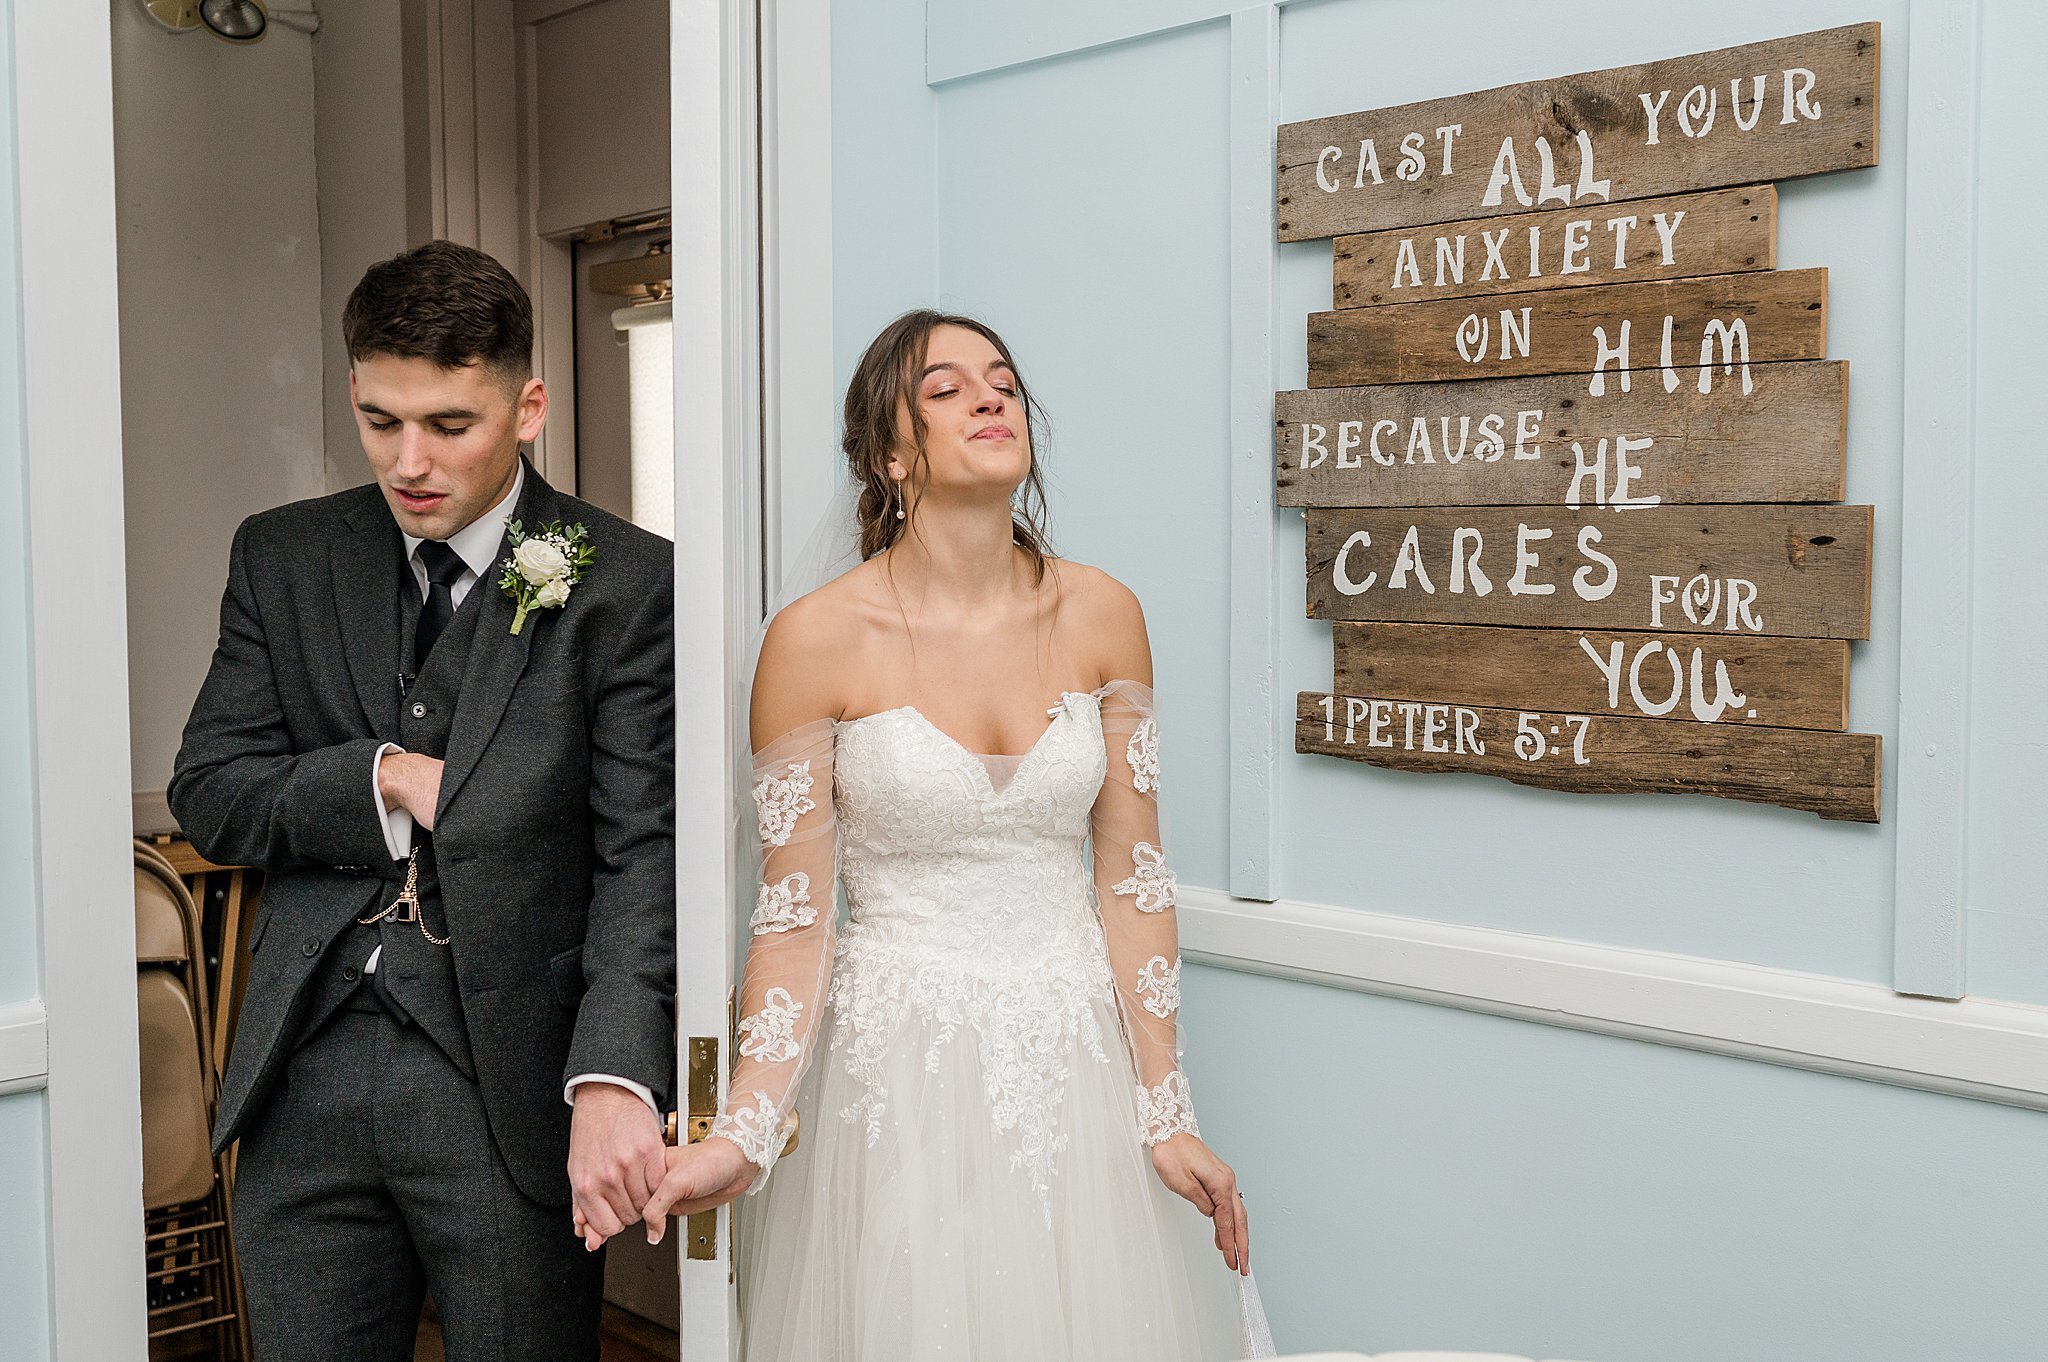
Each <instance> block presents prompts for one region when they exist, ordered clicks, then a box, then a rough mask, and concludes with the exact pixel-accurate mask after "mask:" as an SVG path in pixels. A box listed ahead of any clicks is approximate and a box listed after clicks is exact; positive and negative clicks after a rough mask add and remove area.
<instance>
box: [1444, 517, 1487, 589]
mask: <svg viewBox="0 0 2048 1362" xmlns="http://www.w3.org/2000/svg"><path fill="white" fill-rule="evenodd" d="M1468 544H1469V545H1471V549H1470V551H1469V552H1468V551H1467V549H1466V545H1468ZM1485 548H1486V536H1485V535H1483V534H1481V533H1480V532H1479V531H1478V530H1475V529H1473V528H1472V527H1471V526H1469V525H1460V526H1459V527H1458V528H1457V530H1456V531H1454V532H1453V533H1452V535H1451V593H1452V594H1453V595H1458V596H1462V595H1464V594H1465V582H1466V579H1467V578H1470V579H1471V582H1472V594H1473V595H1475V596H1488V595H1491V594H1493V581H1492V579H1491V578H1489V577H1488V576H1487V575H1486V573H1485V571H1484V569H1482V568H1481V567H1480V566H1479V555H1480V553H1481V552H1482V551H1483V550H1484V549H1485Z"/></svg>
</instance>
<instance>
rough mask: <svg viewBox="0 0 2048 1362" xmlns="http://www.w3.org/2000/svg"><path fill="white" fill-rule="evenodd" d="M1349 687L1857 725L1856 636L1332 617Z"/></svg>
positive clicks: (1722, 719) (1419, 695) (1478, 700)
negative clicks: (1853, 712) (1853, 699)
mask: <svg viewBox="0 0 2048 1362" xmlns="http://www.w3.org/2000/svg"><path fill="white" fill-rule="evenodd" d="M1330 632H1331V635H1332V638H1333V641H1334V644H1335V654H1336V679H1335V681H1333V682H1332V685H1333V686H1334V687H1335V688H1336V690H1337V691H1338V692H1339V693H1340V694H1344V695H1384V696H1392V697H1394V698H1395V699H1401V700H1437V701H1446V702H1449V703H1452V704H1460V705H1474V706H1488V707H1492V708H1495V709H1540V710H1564V711H1567V712H1570V713H1575V714H1605V715H1616V716H1620V717H1622V718H1639V719H1673V720H1686V721H1690V722H1695V723H1727V724H1763V725H1767V726H1771V727H1776V728H1814V729H1827V730H1831V731H1835V732H1840V731H1841V730H1843V729H1845V728H1847V727H1848V726H1849V645H1848V644H1847V643H1845V642H1843V641H1842V640H1840V639H1831V638H1759V637H1756V636H1755V635H1749V636H1738V635H1730V634H1708V635H1701V634H1644V633H1617V632H1613V631H1603V632H1593V631H1588V630H1579V629H1490V628H1483V627H1479V626H1474V625H1465V624H1350V623H1338V624H1335V625H1333V626H1331V630H1330Z"/></svg>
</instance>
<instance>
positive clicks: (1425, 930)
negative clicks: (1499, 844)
mask: <svg viewBox="0 0 2048 1362" xmlns="http://www.w3.org/2000/svg"><path fill="white" fill-rule="evenodd" d="M1179 913H1180V927H1181V950H1182V954H1183V955H1184V956H1185V957H1186V958H1187V959H1190V960H1193V961H1196V962H1198V963H1200V964H1205V965H1217V966H1221V967H1223V968H1225V969H1237V970H1246V971H1249V972H1251V973H1255V974H1270V975H1275V976H1278V977H1280V978H1287V979H1300V980H1305V981H1309V982H1313V983H1319V984H1327V985H1332V986H1335V987H1339V988H1351V989H1357V990H1359V991H1360V992H1365V993H1376V994H1381V995H1384V996H1388V997H1395V998H1408V999H1412V1000H1414V1001H1417V1002H1426V1003H1435V1004H1439V1005H1441V1006H1445V1007H1457V1008H1463V1009H1466V1010H1468V1011H1474V1012H1487V1013H1492V1014H1495V1015H1497V1016H1504V1017H1515V1018H1519V1019H1521V1020H1524V1021H1533V1022H1541V1023H1544V1024H1546V1025H1550V1026H1568V1027H1572V1028H1574V1029H1576V1030H1581V1031H1597V1032H1601V1033H1602V1034H1605V1035H1612V1036H1623V1037H1626V1038H1628V1039H1631V1040H1641V1041H1648V1042H1650V1043H1652V1044H1657V1045H1676V1046H1681V1047H1684V1048H1686V1049H1690V1050H1704V1051H1708V1052H1711V1053H1715V1054H1725V1055H1733V1056H1736V1057H1739V1058H1742V1059H1751V1060H1758V1061H1762V1062H1764V1063H1770V1064H1783V1065H1787V1066H1790V1067H1792V1068H1799V1069H1810V1070H1813V1071H1816V1072H1819V1073H1830V1074H1840V1075H1844V1076H1848V1077H1852V1078H1865V1079H1871V1080H1874V1081H1876V1082H1880V1083H1892V1084H1897V1085H1899V1086H1902V1087H1909V1088H1921V1089H1925V1090H1927V1091H1929V1092H1940V1093H1949V1094H1952V1095H1955V1096H1959V1097H1973V1098H1978V1099H1981V1100H1983V1101H1988V1102H2001V1103H2005V1104H2007V1105H2011V1106H2019V1107H2030V1108H2034V1109H2036V1110H2048V1007H2034V1006H2029V1005H2027V1004H2024V1003H2006V1002H1994V1001H1990V1000H1986V999H1976V998H1965V999H1962V1000H1960V1001H1945V1000H1941V999H1932V998H1918V997H1909V996H1905V995H1902V994H1898V993H1894V992H1893V991H1892V990H1891V989H1889V988H1887V987H1885V986H1883V985H1881V984H1871V983H1865V982H1862V981H1860V980H1854V979H1837V978H1832V977H1829V976H1826V975H1817V974H1801V973H1798V972H1795V971H1792V970H1781V969H1766V968H1763V967H1761V966H1756V965H1744V964H1738V963H1734V962H1731V961H1726V960H1703V959H1697V958H1694V957H1691V956H1683V955H1668V954H1665V953H1663V952H1659V951H1643V950H1631V949H1627V948H1624V947H1618V946H1596V945H1589V944H1586V943H1584V942H1577V941H1561V940H1556V939H1553V938H1549V937H1540V936H1525V935H1522V934H1521V933H1518V932H1505V931H1500V930H1498V929H1496V928H1490V927H1467V926H1460V925H1456V924H1452V923H1444V922H1431V921H1426V920H1423V919H1420V918H1406V917H1394V916H1391V915H1388V914H1384V913H1374V912H1365V911H1362V910H1359V909H1354V908H1334V907H1329V906H1326V905H1323V904H1315V903H1301V902H1296V901H1292V900H1287V899H1282V900H1280V901H1278V902H1275V903H1261V902H1255V901H1251V900H1246V899H1237V898H1232V897H1231V896H1230V895H1228V894H1225V893H1223V892H1222V891H1220V890H1215V889H1200V888H1188V887H1183V888H1182V889H1181V891H1180V906H1179Z"/></svg>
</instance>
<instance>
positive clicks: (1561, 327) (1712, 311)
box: [1308, 269, 1828, 395]
mask: <svg viewBox="0 0 2048 1362" xmlns="http://www.w3.org/2000/svg"><path fill="white" fill-rule="evenodd" d="M1827 299H1828V272H1827V271H1826V270H1824V269H1819V270H1767V271H1761V272H1758V273H1754V274H1718V275H1708V276H1706V277H1705V278H1701V279H1674V280H1669V281H1662V282H1656V283H1643V284H1599V285H1594V286H1592V287H1589V288H1574V289H1553V290H1551V291H1550V292H1547V293H1534V294H1511V295H1509V296H1507V297H1504V298H1478V299H1463V298H1447V299H1444V300H1443V301H1441V302H1434V303H1400V304H1397V305H1395V306H1392V307H1354V308H1346V309H1344V310H1342V311H1337V312H1312V313H1310V314H1309V319H1308V384H1309V386H1310V387H1311V388H1330V387H1336V386H1338V385H1340V384H1347V383H1352V384H1355V383H1435V382H1440V381H1443V380H1447V379H1463V378H1502V377H1511V376H1514V375H1518V374H1590V375H1592V378H1591V379H1590V380H1589V381H1588V383H1587V390H1588V391H1589V392H1591V393H1593V394H1595V395H1598V394H1600V393H1602V392H1604V391H1605V390H1606V389H1607V388H1608V387H1609V386H1610V385H1618V384H1622V383H1626V384H1627V385H1628V387H1629V389H1630V390H1631V391H1633V389H1634V387H1635V385H1636V384H1637V383H1640V382H1645V381H1648V382H1661V383H1662V384H1663V385H1664V387H1665V389H1666V390H1667V391H1675V390H1676V389H1677V387H1678V384H1679V373H1680V371H1682V370H1684V369H1688V368H1690V369H1691V370H1692V373H1691V374H1690V375H1689V377H1690V378H1691V379H1692V381H1693V382H1694V383H1695V385H1696V386H1699V385H1704V386H1705V387H1706V388H1711V387H1712V386H1714V385H1716V384H1719V383H1722V382H1735V383H1748V384H1751V385H1753V384H1754V382H1755V379H1754V375H1753V374H1752V373H1751V372H1750V366H1751V365H1752V364H1761V363H1766V362H1769V361H1773V360H1793V359H1822V358H1825V357H1826V355H1827V349H1828V304H1827ZM1644 369H1648V370H1652V371H1654V372H1653V373H1651V374H1650V375H1649V376H1648V377H1647V378H1645V377H1642V376H1640V375H1631V376H1630V377H1627V378H1624V377H1623V376H1622V375H1624V374H1630V373H1631V371H1639V370H1644ZM1615 371H1618V372H1615Z"/></svg>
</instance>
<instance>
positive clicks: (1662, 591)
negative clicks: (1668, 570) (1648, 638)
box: [1650, 575, 1678, 629]
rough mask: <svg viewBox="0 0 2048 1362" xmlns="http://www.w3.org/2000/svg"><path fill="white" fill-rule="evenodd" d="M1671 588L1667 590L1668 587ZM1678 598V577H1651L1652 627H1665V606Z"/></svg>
mask: <svg viewBox="0 0 2048 1362" xmlns="http://www.w3.org/2000/svg"><path fill="white" fill-rule="evenodd" d="M1667 586H1668V587H1669V590H1666V587H1667ZM1677 599H1678V579H1677V578H1676V577H1662V576H1656V575H1652V576H1651V578H1650V627H1651V628H1652V629H1662V628H1663V627H1664V607H1665V606H1667V605H1669V604H1671V602H1673V601H1675V600H1677Z"/></svg>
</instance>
